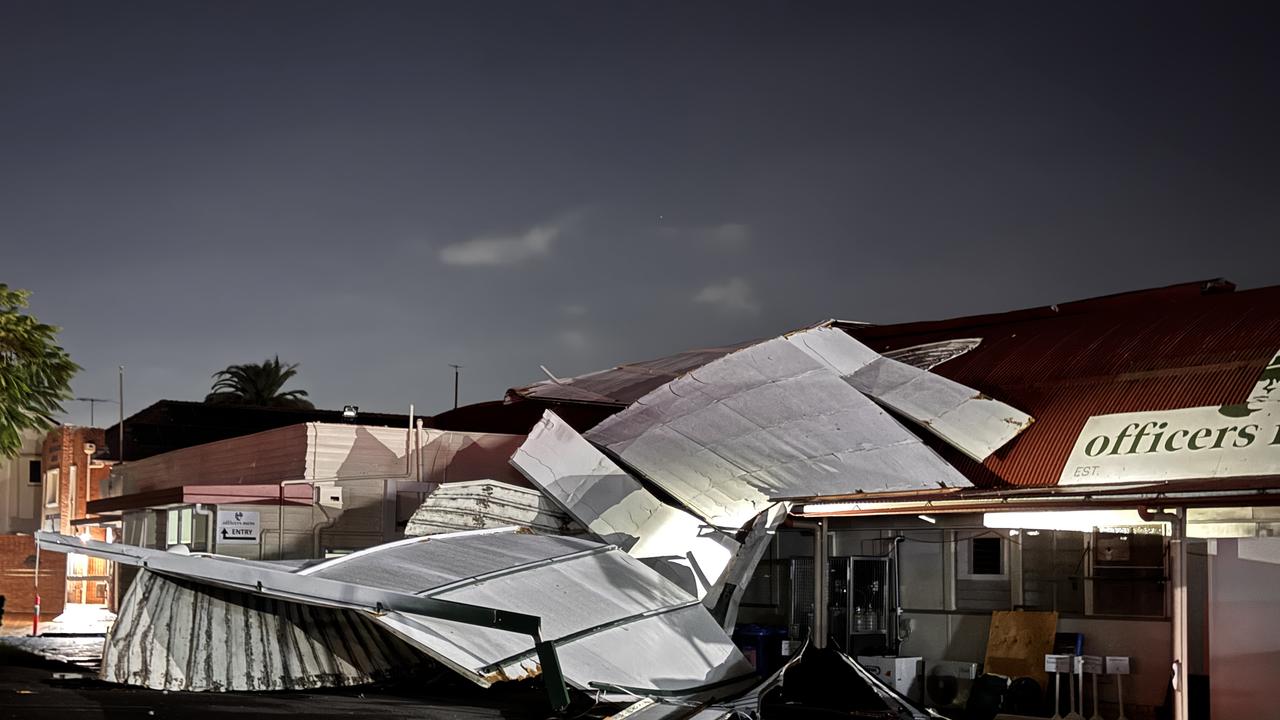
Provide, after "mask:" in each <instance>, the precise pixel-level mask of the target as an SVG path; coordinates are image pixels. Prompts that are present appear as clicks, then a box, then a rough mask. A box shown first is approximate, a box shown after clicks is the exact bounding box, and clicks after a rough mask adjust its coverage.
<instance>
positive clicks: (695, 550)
mask: <svg viewBox="0 0 1280 720" xmlns="http://www.w3.org/2000/svg"><path fill="white" fill-rule="evenodd" d="M511 464H512V465H514V466H515V467H516V469H518V470H519V471H520V472H521V473H522V474H524V476H525V477H526V478H528V480H529V482H531V483H533V484H534V485H535V486H537V487H538V488H540V489H541V490H542V491H543V492H544V493H546V494H547V495H548V496H550V497H552V498H554V499H555V501H556V502H557V503H559V505H560V506H561V507H563V508H564V510H565V511H566V512H568V513H569V514H570V515H571V516H573V518H574V519H576V520H577V521H578V522H579V523H581V524H582V525H584V526H586V528H587V529H588V530H589V531H590V532H591V533H593V534H594V535H595V536H596V537H598V538H600V539H601V540H603V541H604V542H607V543H611V544H614V545H617V546H618V547H620V548H622V549H623V550H625V551H627V553H628V554H630V555H631V556H632V557H636V558H640V559H642V560H646V564H647V565H649V566H650V567H652V568H653V569H654V570H656V571H658V572H659V573H660V574H662V575H663V576H664V577H666V578H668V579H669V580H671V581H672V582H675V583H676V584H677V585H679V586H680V587H681V588H683V589H684V590H686V591H687V592H689V593H691V594H694V595H696V596H697V597H699V598H701V599H702V600H703V601H704V602H705V603H706V604H707V605H708V607H714V606H715V604H716V602H717V601H718V600H719V597H720V589H721V587H722V586H723V583H724V578H725V573H726V570H727V568H728V566H729V564H730V562H731V561H732V560H733V558H734V556H735V554H736V553H737V552H738V550H739V544H738V542H737V541H735V540H734V539H733V538H732V537H731V536H729V535H728V534H726V533H723V532H720V531H716V530H708V529H706V528H704V526H703V525H704V523H703V522H702V521H701V520H699V519H698V518H696V517H694V516H693V515H690V514H689V513H686V512H684V511H682V510H679V509H677V508H674V507H671V506H670V505H667V504H666V503H663V502H662V501H661V500H659V499H658V498H657V497H656V496H654V495H653V493H650V492H649V491H648V490H646V489H645V488H644V486H642V485H641V484H640V482H639V481H637V480H636V479H635V478H633V477H631V476H630V475H629V474H627V473H626V471H624V470H623V469H622V468H620V467H618V465H617V464H616V463H614V462H613V461H612V460H610V459H609V458H608V457H606V456H605V455H604V454H603V453H601V452H600V451H599V450H597V449H596V448H595V447H594V446H593V445H591V443H589V442H587V441H586V440H585V439H583V437H582V436H581V435H579V434H578V432H577V431H576V430H574V429H573V428H572V427H570V426H569V424H568V423H566V422H564V421H563V420H562V419H560V417H559V416H557V415H556V414H555V413H554V412H552V411H550V410H548V411H546V412H545V413H543V416H542V419H541V420H539V421H538V423H537V424H536V425H534V427H533V429H532V430H531V431H530V432H529V436H528V438H527V439H526V440H525V442H524V444H523V445H521V446H520V449H519V450H517V451H516V453H515V455H513V456H512V458H511ZM689 556H692V557H689Z"/></svg>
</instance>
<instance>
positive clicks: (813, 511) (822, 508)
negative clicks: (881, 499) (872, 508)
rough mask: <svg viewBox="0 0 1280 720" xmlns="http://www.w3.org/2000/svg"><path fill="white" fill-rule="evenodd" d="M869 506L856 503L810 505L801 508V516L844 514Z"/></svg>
mask: <svg viewBox="0 0 1280 720" xmlns="http://www.w3.org/2000/svg"><path fill="white" fill-rule="evenodd" d="M866 506H867V504H866V503H855V502H830V503H810V504H809V505H805V506H804V507H802V508H800V514H801V515H818V514H824V513H842V512H854V511H856V510H863V509H865V508H866Z"/></svg>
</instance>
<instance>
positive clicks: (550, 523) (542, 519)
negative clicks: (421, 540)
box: [404, 480, 586, 537]
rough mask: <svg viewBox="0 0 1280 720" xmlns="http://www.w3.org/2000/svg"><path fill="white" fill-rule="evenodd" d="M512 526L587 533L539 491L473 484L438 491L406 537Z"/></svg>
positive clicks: (489, 483)
mask: <svg viewBox="0 0 1280 720" xmlns="http://www.w3.org/2000/svg"><path fill="white" fill-rule="evenodd" d="M512 525H516V526H519V527H527V528H529V529H531V530H535V531H537V532H540V533H546V534H551V535H570V534H574V535H576V534H580V533H583V532H586V529H585V528H583V527H582V526H581V525H579V524H578V523H576V522H574V521H573V519H572V518H570V517H569V516H568V515H566V514H565V513H564V512H563V511H561V510H560V508H559V506H557V505H556V504H555V503H554V502H552V501H551V499H550V498H548V497H547V496H546V495H543V494H542V493H540V492H538V491H537V490H530V489H528V488H522V487H516V486H515V485H511V484H509V483H503V482H497V481H494V480H473V481H470V482H460V483H449V484H447V485H441V486H440V487H438V488H436V490H434V491H433V492H432V493H431V494H430V495H428V496H427V499H426V500H425V501H424V502H423V503H422V505H421V506H419V507H418V509H417V510H415V511H414V513H413V517H411V518H410V519H409V524H408V525H407V526H406V527H405V530H404V534H405V535H408V536H411V537H416V536H420V535H438V534H440V533H447V532H458V531H460V530H483V529H485V528H498V527H510V526H512Z"/></svg>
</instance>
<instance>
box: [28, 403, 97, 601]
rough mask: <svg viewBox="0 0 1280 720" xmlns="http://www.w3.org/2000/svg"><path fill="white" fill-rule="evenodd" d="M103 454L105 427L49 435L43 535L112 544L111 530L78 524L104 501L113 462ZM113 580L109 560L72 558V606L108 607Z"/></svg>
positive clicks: (68, 578)
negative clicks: (83, 537)
mask: <svg viewBox="0 0 1280 720" xmlns="http://www.w3.org/2000/svg"><path fill="white" fill-rule="evenodd" d="M102 449H104V437H103V431H102V430H101V429H100V428H87V427H77V426H73V425H63V426H61V427H58V428H54V429H53V430H50V431H49V434H48V435H46V436H45V438H44V444H43V446H42V448H41V455H42V458H41V467H42V468H43V473H44V481H43V502H42V504H41V522H40V528H41V529H42V530H47V531H51V532H59V533H62V534H64V535H85V534H87V535H88V537H90V538H92V539H94V540H108V539H109V538H108V537H107V535H106V533H107V531H106V530H105V529H103V528H100V527H94V526H89V525H85V524H81V523H78V522H77V521H80V520H84V519H85V517H86V511H85V505H86V504H87V503H88V502H90V501H92V500H97V499H98V498H100V497H101V496H102V489H101V485H102V481H103V480H105V479H106V478H107V476H108V475H109V474H110V463H109V462H104V461H103V460H101V459H97V456H99V455H100V451H101V450H102ZM42 561H43V558H42ZM110 575H111V570H110V567H109V563H107V562H106V561H104V560H99V559H95V558H87V557H83V556H78V555H71V556H68V557H67V560H66V573H65V577H66V591H65V596H66V601H67V602H80V603H90V604H106V603H107V602H108V601H109V598H110V592H109V588H110V584H111V578H110ZM42 610H44V608H42ZM45 614H47V612H45Z"/></svg>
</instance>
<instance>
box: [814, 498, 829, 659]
mask: <svg viewBox="0 0 1280 720" xmlns="http://www.w3.org/2000/svg"><path fill="white" fill-rule="evenodd" d="M827 565H828V562H827V520H826V518H819V519H818V527H817V529H816V530H814V533H813V646H814V647H815V648H817V649H819V650H820V649H822V648H825V647H826V646H827V632H828V631H827V589H828V588H827V586H828V582H829V581H830V578H829V577H828V575H829V574H830V570H829V569H828V567H827Z"/></svg>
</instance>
